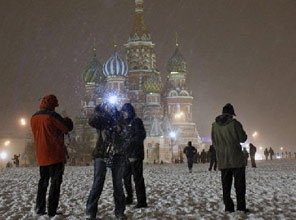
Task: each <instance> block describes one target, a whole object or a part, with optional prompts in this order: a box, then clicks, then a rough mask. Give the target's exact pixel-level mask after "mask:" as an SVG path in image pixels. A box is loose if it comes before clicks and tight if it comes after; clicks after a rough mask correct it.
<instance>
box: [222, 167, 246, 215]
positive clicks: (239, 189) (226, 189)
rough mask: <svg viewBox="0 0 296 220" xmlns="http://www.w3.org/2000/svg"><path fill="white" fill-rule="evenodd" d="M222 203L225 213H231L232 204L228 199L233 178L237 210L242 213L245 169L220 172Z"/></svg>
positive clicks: (243, 208)
mask: <svg viewBox="0 0 296 220" xmlns="http://www.w3.org/2000/svg"><path fill="white" fill-rule="evenodd" d="M221 178H222V187H223V201H224V205H225V211H229V212H233V211H234V204H233V201H232V199H231V197H230V195H231V186H232V178H234V188H235V192H236V200H237V210H241V211H244V210H245V209H246V173H245V167H242V168H231V169H222V170H221Z"/></svg>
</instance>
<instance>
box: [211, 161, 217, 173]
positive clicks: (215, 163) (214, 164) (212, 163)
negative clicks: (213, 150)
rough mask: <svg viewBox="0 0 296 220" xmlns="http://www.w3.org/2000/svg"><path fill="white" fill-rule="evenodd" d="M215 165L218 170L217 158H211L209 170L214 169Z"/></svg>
mask: <svg viewBox="0 0 296 220" xmlns="http://www.w3.org/2000/svg"><path fill="white" fill-rule="evenodd" d="M213 166H214V170H216V169H217V159H216V158H211V162H210V168H209V171H211V170H212V168H213Z"/></svg>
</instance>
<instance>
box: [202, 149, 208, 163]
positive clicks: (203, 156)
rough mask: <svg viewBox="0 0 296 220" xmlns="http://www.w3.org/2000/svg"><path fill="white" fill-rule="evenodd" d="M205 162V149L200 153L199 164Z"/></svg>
mask: <svg viewBox="0 0 296 220" xmlns="http://www.w3.org/2000/svg"><path fill="white" fill-rule="evenodd" d="M206 160H207V153H206V151H205V149H203V150H202V151H201V152H200V162H201V163H205V162H206Z"/></svg>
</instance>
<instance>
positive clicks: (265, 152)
mask: <svg viewBox="0 0 296 220" xmlns="http://www.w3.org/2000/svg"><path fill="white" fill-rule="evenodd" d="M268 155H269V151H268V149H267V148H265V150H264V156H265V160H268Z"/></svg>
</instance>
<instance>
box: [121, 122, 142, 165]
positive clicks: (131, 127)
mask: <svg viewBox="0 0 296 220" xmlns="http://www.w3.org/2000/svg"><path fill="white" fill-rule="evenodd" d="M125 130H126V138H125V146H126V147H125V148H126V154H127V157H128V158H135V159H140V160H144V140H145V138H146V130H145V127H144V124H143V121H142V119H140V118H137V117H136V118H134V119H132V120H130V121H127V120H126V124H125Z"/></svg>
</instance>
